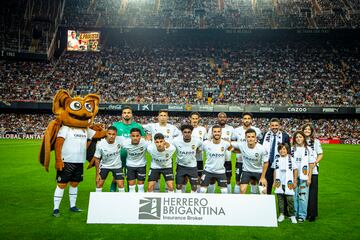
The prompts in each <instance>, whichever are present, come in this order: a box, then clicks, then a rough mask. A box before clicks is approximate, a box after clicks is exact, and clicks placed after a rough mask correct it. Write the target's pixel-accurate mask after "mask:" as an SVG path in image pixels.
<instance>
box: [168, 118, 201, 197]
mask: <svg viewBox="0 0 360 240" xmlns="http://www.w3.org/2000/svg"><path fill="white" fill-rule="evenodd" d="M192 130H193V126H191V125H182V126H181V133H182V136H179V137H177V138H175V139H174V141H173V144H174V146H175V148H176V163H177V166H176V189H177V192H185V191H184V190H182V186H183V185H186V183H187V179H186V178H189V179H190V184H191V190H192V192H193V193H195V192H196V190H197V186H198V185H199V181H198V175H197V163H196V162H197V161H196V153H197V152H198V149H200V148H201V146H202V141H201V140H200V139H198V138H195V137H192V136H191V135H192Z"/></svg>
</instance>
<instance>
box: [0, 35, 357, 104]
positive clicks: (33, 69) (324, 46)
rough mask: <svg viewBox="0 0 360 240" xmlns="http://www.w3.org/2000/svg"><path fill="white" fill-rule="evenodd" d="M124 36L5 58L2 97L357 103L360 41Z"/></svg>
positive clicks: (1, 67)
mask: <svg viewBox="0 0 360 240" xmlns="http://www.w3.org/2000/svg"><path fill="white" fill-rule="evenodd" d="M188 41H190V40H188ZM121 44H122V45H119V46H111V47H108V48H107V49H104V50H103V51H102V52H101V53H70V52H67V53H64V54H63V55H62V56H61V57H60V59H59V60H57V61H54V62H48V63H44V62H12V61H5V60H0V71H1V72H0V78H1V83H0V99H1V100H3V101H19V100H20V101H51V100H52V97H53V95H54V94H55V92H56V91H57V90H58V89H60V88H64V89H70V90H72V91H73V93H74V94H80V95H81V94H83V93H88V92H97V93H99V94H100V95H101V97H102V102H105V103H109V102H122V103H143V102H146V103H176V104H186V103H190V104H207V103H208V100H209V99H208V97H211V101H210V102H209V103H210V104H232V103H237V104H264V105H265V104H267V105H268V104H274V105H294V104H299V105H303V106H313V105H336V106H348V105H356V104H359V103H360V101H359V91H360V85H359V81H358V78H359V76H360V72H359V69H360V61H359V49H360V48H359V44H358V43H354V44H353V45H339V46H337V45H336V43H329V42H323V41H319V42H312V41H295V42H277V41H272V42H270V41H269V42H266V41H264V42H261V41H259V42H253V41H251V40H249V41H242V42H234V41H233V42H228V43H223V44H221V45H220V46H219V45H217V43H213V42H201V43H191V44H190V43H187V41H186V40H184V41H181V43H174V42H172V41H169V42H166V39H161V40H144V39H142V40H139V39H137V40H136V39H124V42H123V43H121ZM284 44H285V46H284ZM228 46H231V47H228ZM123 89H125V91H123ZM280 89H282V90H280Z"/></svg>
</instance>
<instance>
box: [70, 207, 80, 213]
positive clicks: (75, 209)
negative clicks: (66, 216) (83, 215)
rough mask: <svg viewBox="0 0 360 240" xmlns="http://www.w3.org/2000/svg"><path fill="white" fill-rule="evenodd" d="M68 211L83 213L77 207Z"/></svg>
mask: <svg viewBox="0 0 360 240" xmlns="http://www.w3.org/2000/svg"><path fill="white" fill-rule="evenodd" d="M69 210H70V211H71V212H82V211H83V210H82V209H80V208H77V207H71V208H69Z"/></svg>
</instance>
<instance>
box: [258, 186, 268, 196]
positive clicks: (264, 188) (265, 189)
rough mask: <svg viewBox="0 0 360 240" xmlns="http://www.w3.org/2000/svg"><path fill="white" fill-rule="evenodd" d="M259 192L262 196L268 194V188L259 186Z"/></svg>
mask: <svg viewBox="0 0 360 240" xmlns="http://www.w3.org/2000/svg"><path fill="white" fill-rule="evenodd" d="M259 192H260V194H267V188H266V187H263V186H261V185H259Z"/></svg>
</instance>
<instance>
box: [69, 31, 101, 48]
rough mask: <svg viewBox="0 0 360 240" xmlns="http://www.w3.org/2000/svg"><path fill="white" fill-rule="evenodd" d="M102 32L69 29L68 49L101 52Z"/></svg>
mask: <svg viewBox="0 0 360 240" xmlns="http://www.w3.org/2000/svg"><path fill="white" fill-rule="evenodd" d="M99 43H100V32H84V31H75V30H68V32H67V51H79V52H100V45H99Z"/></svg>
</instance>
